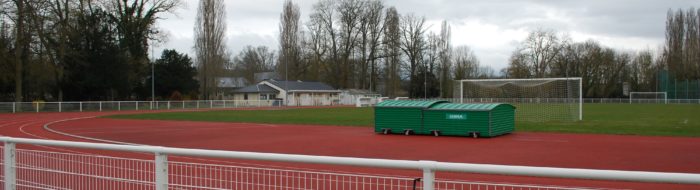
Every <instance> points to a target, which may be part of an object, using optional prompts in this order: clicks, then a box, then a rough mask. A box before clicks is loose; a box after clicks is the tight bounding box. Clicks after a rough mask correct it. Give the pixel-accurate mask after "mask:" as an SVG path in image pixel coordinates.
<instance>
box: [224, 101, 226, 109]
mask: <svg viewBox="0 0 700 190" xmlns="http://www.w3.org/2000/svg"><path fill="white" fill-rule="evenodd" d="M224 108H226V100H224Z"/></svg>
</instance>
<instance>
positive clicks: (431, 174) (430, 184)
mask: <svg viewBox="0 0 700 190" xmlns="http://www.w3.org/2000/svg"><path fill="white" fill-rule="evenodd" d="M419 162H421V163H423V164H422V165H423V190H435V167H434V165H435V161H425V160H421V161H419Z"/></svg>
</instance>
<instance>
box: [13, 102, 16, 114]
mask: <svg viewBox="0 0 700 190" xmlns="http://www.w3.org/2000/svg"><path fill="white" fill-rule="evenodd" d="M12 113H17V102H12Z"/></svg>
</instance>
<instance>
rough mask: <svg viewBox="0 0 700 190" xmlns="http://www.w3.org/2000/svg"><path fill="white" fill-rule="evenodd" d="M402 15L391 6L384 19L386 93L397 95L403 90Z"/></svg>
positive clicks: (392, 95)
mask: <svg viewBox="0 0 700 190" xmlns="http://www.w3.org/2000/svg"><path fill="white" fill-rule="evenodd" d="M400 20H401V15H399V13H398V11H396V8H394V7H389V8H388V9H387V11H386V16H385V20H384V26H385V28H386V29H385V30H384V40H383V41H384V53H385V54H386V57H385V59H384V64H385V65H384V68H385V77H386V78H385V82H384V83H385V85H386V92H385V93H386V95H387V96H390V97H395V96H397V95H398V93H399V91H400V90H401V86H400V84H401V77H400V74H401V48H400V46H401V22H400Z"/></svg>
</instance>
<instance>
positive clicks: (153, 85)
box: [151, 41, 156, 108]
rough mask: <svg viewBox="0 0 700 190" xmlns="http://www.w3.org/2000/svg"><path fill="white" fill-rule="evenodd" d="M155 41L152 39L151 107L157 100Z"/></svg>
mask: <svg viewBox="0 0 700 190" xmlns="http://www.w3.org/2000/svg"><path fill="white" fill-rule="evenodd" d="M152 42H153V41H151V59H152V61H151V108H153V102H154V101H156V71H155V65H156V59H155V58H156V57H155V56H156V55H155V54H154V53H153V43H152Z"/></svg>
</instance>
